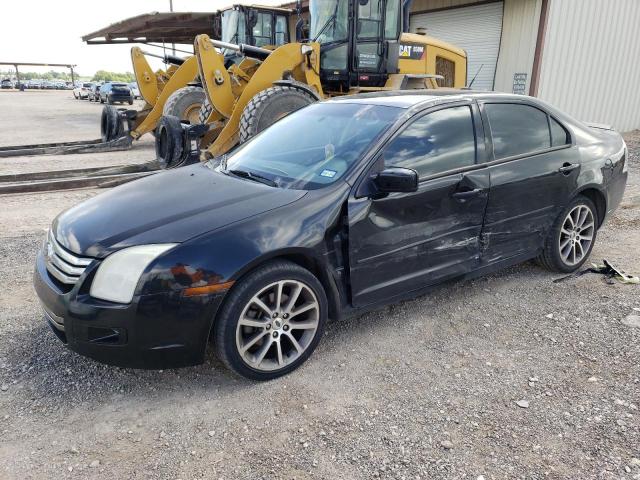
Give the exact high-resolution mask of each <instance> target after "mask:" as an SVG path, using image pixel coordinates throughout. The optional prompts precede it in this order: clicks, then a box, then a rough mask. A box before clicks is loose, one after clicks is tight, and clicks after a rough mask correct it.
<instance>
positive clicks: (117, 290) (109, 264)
mask: <svg viewBox="0 0 640 480" xmlns="http://www.w3.org/2000/svg"><path fill="white" fill-rule="evenodd" d="M176 245H177V244H176V243H163V244H158V245H140V246H137V247H129V248H125V249H122V250H119V251H117V252H115V253H112V254H111V255H109V256H108V257H107V258H106V259H105V260H104V261H103V262H102V264H101V265H100V267H98V271H97V272H96V276H95V277H94V279H93V283H92V284H91V290H90V294H91V296H92V297H95V298H99V299H102V300H109V301H110V302H117V303H129V302H131V299H132V298H133V293H134V291H135V289H136V286H137V285H138V280H139V279H140V275H142V272H144V269H145V268H147V266H148V265H149V264H150V263H151V262H153V261H154V260H155V259H156V258H157V257H158V256H159V255H161V254H163V253H164V252H166V251H167V250H169V249H170V248H173V247H175V246H176Z"/></svg>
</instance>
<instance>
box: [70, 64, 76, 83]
mask: <svg viewBox="0 0 640 480" xmlns="http://www.w3.org/2000/svg"><path fill="white" fill-rule="evenodd" d="M69 68H70V69H71V84H72V85H73V88H76V77H75V75H74V74H73V65H69Z"/></svg>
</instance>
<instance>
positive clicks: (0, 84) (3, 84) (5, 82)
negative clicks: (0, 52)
mask: <svg viewBox="0 0 640 480" xmlns="http://www.w3.org/2000/svg"><path fill="white" fill-rule="evenodd" d="M0 88H4V89H6V88H13V82H12V81H11V80H9V79H8V78H5V79H4V80H2V82H0Z"/></svg>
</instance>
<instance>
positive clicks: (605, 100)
mask: <svg viewBox="0 0 640 480" xmlns="http://www.w3.org/2000/svg"><path fill="white" fill-rule="evenodd" d="M638 25H640V0H495V1H494V0H490V1H487V0H415V1H414V3H413V7H412V12H411V21H410V28H411V31H412V32H418V31H425V32H426V33H427V34H428V35H433V36H435V37H438V38H441V39H443V40H446V41H449V42H451V43H453V44H456V45H458V46H459V47H462V48H464V49H465V50H466V51H467V54H468V56H469V61H468V62H469V69H468V81H471V80H472V79H473V78H474V77H476V79H475V81H474V83H473V87H474V88H482V89H489V90H497V91H503V92H513V93H521V94H527V95H533V96H537V97H539V98H542V99H543V100H547V101H549V102H550V103H552V104H554V105H556V106H557V107H559V108H561V109H562V110H565V111H567V112H568V113H570V114H572V115H573V116H574V117H576V118H578V119H580V120H585V121H591V122H598V123H607V124H611V125H613V126H614V127H615V128H616V129H618V130H621V131H627V130H632V129H636V128H640V89H639V88H638V87H637V84H638V82H639V81H640V61H638V60H640V33H638Z"/></svg>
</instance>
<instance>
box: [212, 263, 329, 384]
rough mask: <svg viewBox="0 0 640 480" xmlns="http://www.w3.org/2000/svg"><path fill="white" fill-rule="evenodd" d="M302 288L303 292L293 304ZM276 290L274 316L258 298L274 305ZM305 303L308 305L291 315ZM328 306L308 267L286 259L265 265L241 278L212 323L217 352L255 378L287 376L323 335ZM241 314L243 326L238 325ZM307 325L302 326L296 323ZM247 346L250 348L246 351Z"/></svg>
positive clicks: (234, 367) (231, 365)
mask: <svg viewBox="0 0 640 480" xmlns="http://www.w3.org/2000/svg"><path fill="white" fill-rule="evenodd" d="M280 285H282V286H281V287H279V286H280ZM298 287H300V289H301V290H300V292H299V294H298V296H297V297H296V300H294V303H293V305H289V302H290V300H291V298H292V297H293V295H294V292H295V291H296V290H297V288H298ZM278 288H281V290H280V291H281V294H280V298H281V301H280V306H279V307H278V310H280V311H279V312H277V313H278V314H279V315H278V316H277V317H275V316H273V314H268V313H267V311H266V310H262V308H259V307H258V306H257V303H254V299H255V298H256V297H257V296H258V295H260V296H259V297H258V298H259V300H261V301H262V302H263V303H264V305H265V306H266V307H267V308H269V309H271V308H272V307H273V306H274V305H275V301H274V300H275V297H276V292H277V291H278ZM270 293H272V294H273V295H272V296H271V295H270ZM305 306H306V307H310V308H309V309H308V310H306V311H302V312H300V313H299V314H297V315H291V313H292V312H295V311H296V310H300V309H301V308H302V307H305ZM327 309H328V307H327V297H326V295H325V292H324V289H323V288H322V285H321V284H320V282H319V281H318V279H317V278H316V277H315V276H314V275H313V274H312V273H311V272H310V271H309V270H306V269H305V268H302V267H301V266H299V265H297V264H295V263H292V262H288V261H283V260H276V261H273V262H270V263H267V264H265V265H263V266H262V267H259V268H258V269H256V270H254V271H253V272H251V273H249V274H248V275H246V276H245V277H243V278H242V279H241V280H239V281H238V282H237V283H236V284H235V285H234V286H233V288H232V289H231V291H230V292H229V293H228V294H227V298H226V299H225V301H224V304H223V305H222V308H221V309H220V312H219V314H218V315H217V319H216V321H215V324H214V327H213V338H212V339H213V347H214V350H215V353H216V356H217V357H218V358H219V359H220V360H221V361H222V362H223V363H224V364H225V365H226V366H227V367H228V368H229V369H230V370H232V371H233V372H235V373H236V374H238V375H241V376H243V377H245V378H249V379H252V380H261V381H263V380H271V379H274V378H277V377H281V376H282V375H286V374H287V373H290V372H292V371H293V370H295V369H296V368H298V367H299V366H300V365H302V364H303V363H304V362H305V361H306V360H307V359H308V358H309V357H310V356H311V354H312V353H313V351H314V350H315V348H316V347H317V345H318V343H319V342H320V339H321V338H322V336H323V334H324V328H325V324H326V321H327ZM241 317H242V318H243V319H245V325H240V321H241ZM294 317H297V319H295V320H294ZM298 319H299V320H298ZM252 320H253V322H252ZM247 323H250V324H251V325H248V324H247ZM303 324H304V327H305V328H304V329H303V328H296V327H295V326H296V325H299V326H300V327H302V326H303ZM263 325H264V326H263ZM258 336H259V338H257V337H258ZM256 338H257V341H254V340H255V339H256ZM291 338H294V339H295V344H297V345H298V346H299V347H300V348H301V350H299V349H298V348H296V347H295V345H294V342H293V341H292V340H291ZM267 342H268V343H267ZM243 346H244V347H248V348H247V350H246V353H244V354H243V353H241V347H243ZM278 351H280V355H278ZM261 354H262V355H261ZM261 356H262V357H263V358H260V357H261ZM252 362H253V363H252Z"/></svg>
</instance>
